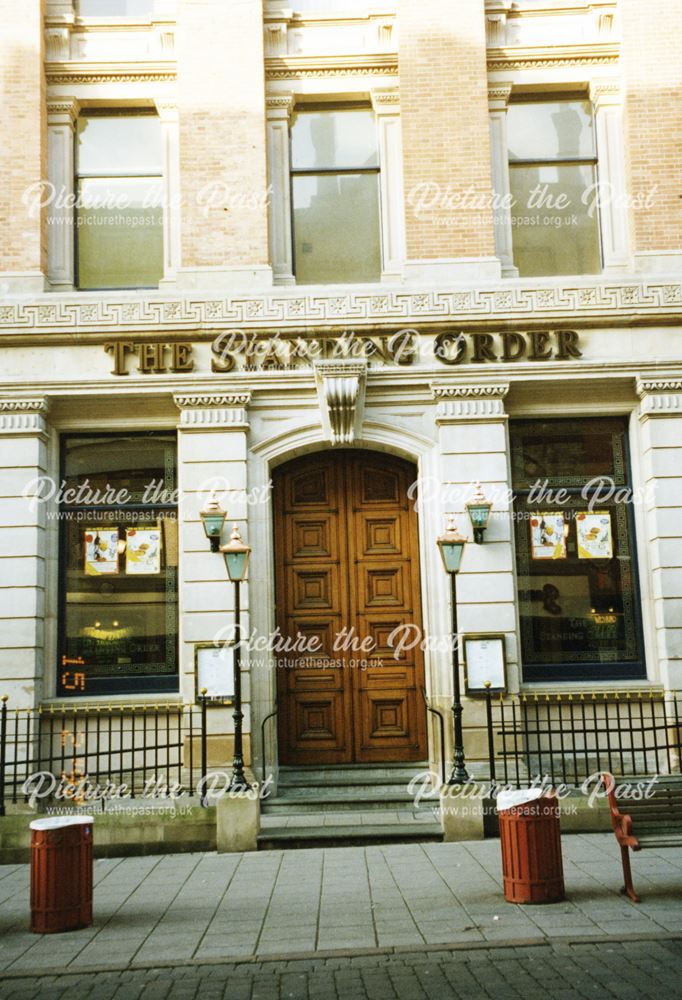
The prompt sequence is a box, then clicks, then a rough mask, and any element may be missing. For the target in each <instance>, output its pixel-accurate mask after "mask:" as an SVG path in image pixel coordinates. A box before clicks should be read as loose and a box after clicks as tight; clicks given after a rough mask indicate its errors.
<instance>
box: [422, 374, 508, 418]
mask: <svg viewBox="0 0 682 1000" xmlns="http://www.w3.org/2000/svg"><path fill="white" fill-rule="evenodd" d="M508 392H509V383H508V382H494V383H488V384H470V383H460V384H457V383H449V382H444V383H433V384H432V385H431V393H432V395H433V398H434V399H435V400H436V401H437V403H438V406H437V408H436V423H439V424H442V423H448V422H450V421H458V420H501V419H504V418H505V411H504V399H505V396H506V395H507V393H508Z"/></svg>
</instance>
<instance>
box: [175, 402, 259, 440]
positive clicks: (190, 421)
mask: <svg viewBox="0 0 682 1000" xmlns="http://www.w3.org/2000/svg"><path fill="white" fill-rule="evenodd" d="M250 401H251V393H250V392H228V393H215V392H206V393H199V392H197V393H176V394H175V395H174V396H173V402H174V403H175V405H176V406H177V407H178V409H179V410H180V429H181V430H185V431H188V430H196V431H206V430H243V429H245V428H247V427H248V419H247V412H246V411H247V407H248V405H249V403H250Z"/></svg>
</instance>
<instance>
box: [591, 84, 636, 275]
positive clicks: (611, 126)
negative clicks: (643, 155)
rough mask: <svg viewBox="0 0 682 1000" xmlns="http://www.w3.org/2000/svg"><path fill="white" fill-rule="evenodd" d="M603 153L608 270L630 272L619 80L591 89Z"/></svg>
mask: <svg viewBox="0 0 682 1000" xmlns="http://www.w3.org/2000/svg"><path fill="white" fill-rule="evenodd" d="M590 98H591V100H592V103H593V105H594V114H595V125H596V130H597V149H598V150H599V167H598V169H599V193H600V197H599V218H600V222H601V237H602V248H603V255H604V270H605V271H606V272H607V273H609V272H611V273H619V272H625V271H628V270H629V269H630V266H631V260H630V233H629V226H628V211H627V209H626V205H627V181H626V176H625V147H624V138H623V94H622V88H621V85H620V82H619V81H618V80H599V81H595V82H593V83H592V85H591V87H590Z"/></svg>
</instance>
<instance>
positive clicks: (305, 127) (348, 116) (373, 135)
mask: <svg viewBox="0 0 682 1000" xmlns="http://www.w3.org/2000/svg"><path fill="white" fill-rule="evenodd" d="M291 162H292V166H293V167H294V169H296V168H299V169H306V168H312V167H325V168H326V167H344V168H345V167H376V166H378V164H379V154H378V149H377V130H376V119H375V117H374V112H373V111H371V110H369V109H367V110H363V109H359V110H350V109H349V110H348V111H319V112H318V111H305V112H301V113H299V114H297V115H296V118H295V120H294V123H293V125H292V128H291Z"/></svg>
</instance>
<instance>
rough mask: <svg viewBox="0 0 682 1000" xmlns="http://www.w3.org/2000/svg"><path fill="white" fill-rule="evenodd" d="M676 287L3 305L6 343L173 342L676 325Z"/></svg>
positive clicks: (613, 284) (366, 291)
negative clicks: (93, 338)
mask: <svg viewBox="0 0 682 1000" xmlns="http://www.w3.org/2000/svg"><path fill="white" fill-rule="evenodd" d="M681 307H682V283H680V282H679V281H675V280H673V279H668V280H665V279H658V280H655V281H652V280H649V281H642V280H641V279H632V280H630V281H627V280H621V281H614V280H606V279H604V280H603V281H600V282H597V283H595V282H593V281H584V282H583V281H582V280H581V279H579V278H578V279H574V280H573V281H570V282H566V283H565V284H562V283H557V282H556V281H551V280H550V281H548V282H547V284H545V283H543V282H542V281H537V282H533V283H530V282H523V283H522V282H515V283H514V284H513V285H508V286H504V285H491V286H489V287H487V288H486V287H485V286H482V287H481V286H479V287H478V288H468V289H467V288H458V289H457V290H450V289H448V288H447V287H444V288H443V289H441V290H438V289H429V290H424V291H422V290H419V289H416V288H414V287H412V288H410V287H409V286H405V287H402V288H401V287H394V288H391V289H387V288H385V287H383V286H368V287H367V288H362V289H359V288H357V287H354V288H352V289H350V288H349V289H344V288H342V287H338V288H334V289H330V290H329V291H328V292H311V291H308V290H306V289H304V288H301V289H298V288H291V289H287V290H286V291H285V290H273V291H271V292H264V293H262V294H260V295H258V294H251V295H231V296H229V297H226V296H222V297H218V296H216V295H211V294H209V293H205V294H200V293H197V294H194V295H191V294H187V295H182V296H181V295H179V294H173V293H170V292H167V293H164V294H162V293H140V294H139V295H135V294H134V293H133V294H126V293H118V294H117V293H113V294H107V293H102V294H101V295H100V296H98V297H97V298H93V297H91V296H88V297H87V298H81V297H79V296H78V295H77V294H74V293H69V292H65V293H48V294H45V295H44V296H41V297H39V298H36V299H35V300H34V301H30V300H26V299H25V298H21V299H16V300H12V299H11V298H10V297H5V298H4V299H0V339H1V338H2V335H3V333H4V334H5V335H6V336H8V337H11V338H12V339H16V338H17V337H18V336H19V335H21V334H27V335H29V336H30V335H40V334H44V333H59V332H62V333H64V334H65V335H69V336H71V335H72V334H74V333H87V332H92V333H97V334H104V333H106V332H107V331H109V332H111V331H115V332H116V333H121V334H123V333H130V332H140V333H150V334H159V333H165V334H168V333H172V332H181V331H183V330H187V331H194V332H196V331H203V332H205V331H209V332H210V331H216V332H219V331H221V330H224V329H229V328H231V327H239V328H244V329H282V330H284V329H302V328H306V329H319V330H322V329H324V328H325V327H330V328H336V329H339V328H346V329H360V328H366V327H370V326H371V327H375V328H376V327H391V326H395V325H396V324H408V325H413V324H417V325H420V326H423V325H426V324H443V323H447V322H457V323H458V324H462V325H466V324H476V323H478V324H482V323H488V322H490V323H500V322H509V323H513V322H520V323H528V324H532V325H537V324H538V323H549V322H556V321H569V322H571V323H573V324H575V325H580V324H581V323H592V324H596V323H599V322H600V321H604V322H607V323H608V324H609V325H611V326H613V325H618V324H625V323H627V324H630V325H632V324H639V325H645V324H648V323H655V322H657V321H663V322H671V321H674V320H676V319H678V318H679V314H680V308H681Z"/></svg>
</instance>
